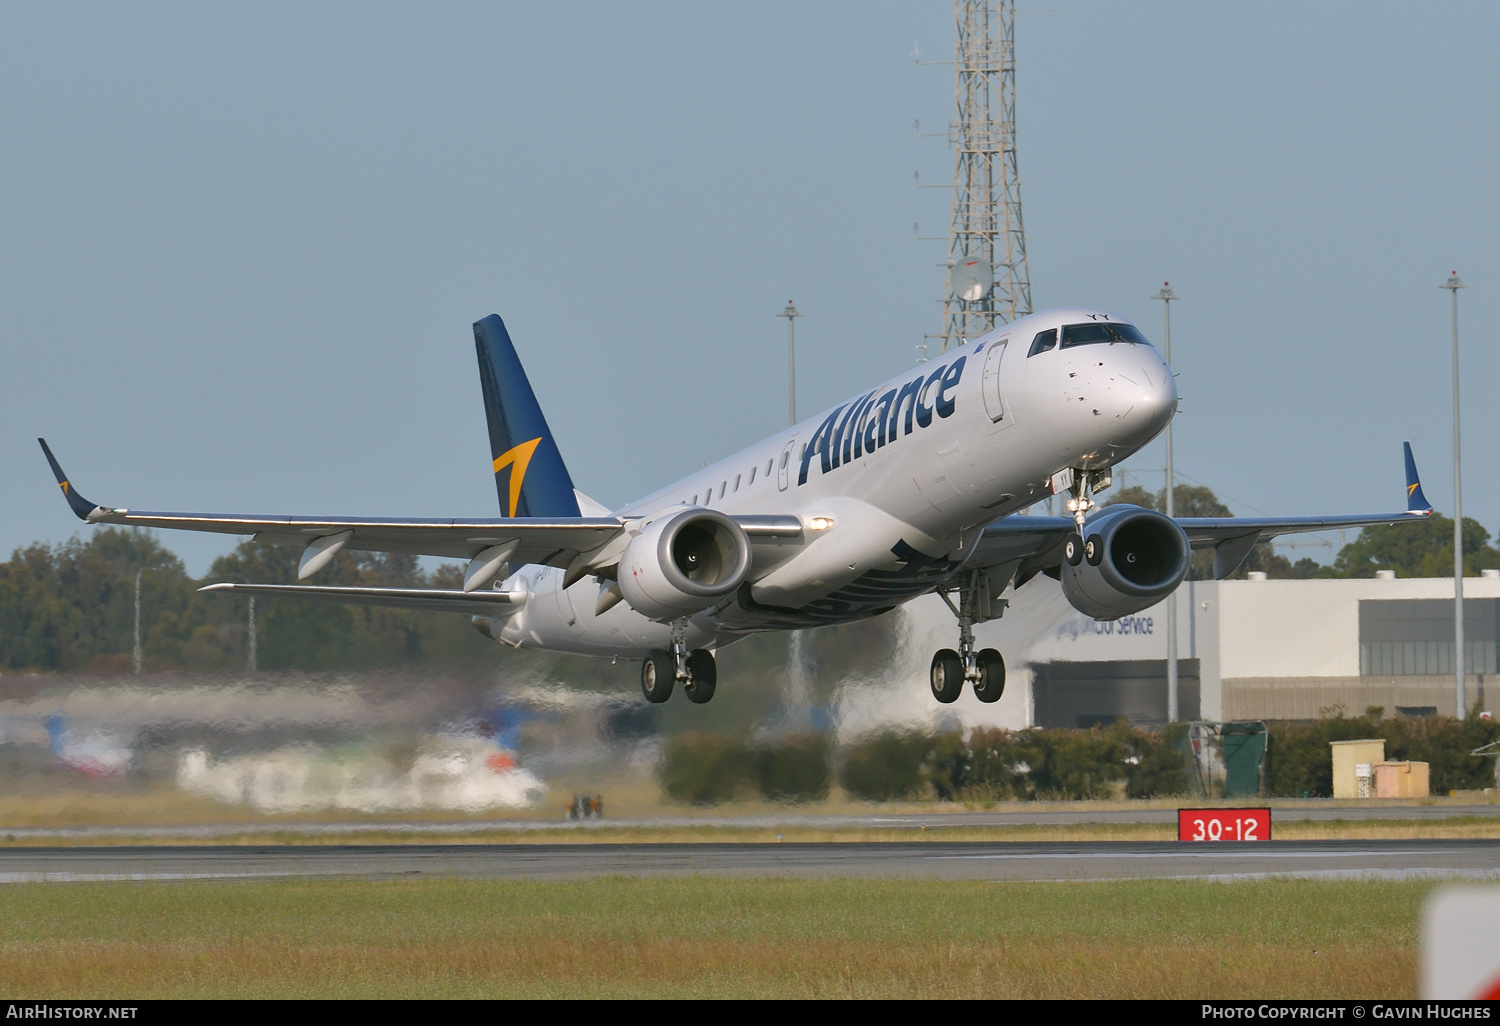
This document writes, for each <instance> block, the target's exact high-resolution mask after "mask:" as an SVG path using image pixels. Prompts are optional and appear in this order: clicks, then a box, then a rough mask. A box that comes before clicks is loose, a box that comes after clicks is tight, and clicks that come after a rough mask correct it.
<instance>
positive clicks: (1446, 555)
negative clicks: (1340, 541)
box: [1333, 514, 1500, 577]
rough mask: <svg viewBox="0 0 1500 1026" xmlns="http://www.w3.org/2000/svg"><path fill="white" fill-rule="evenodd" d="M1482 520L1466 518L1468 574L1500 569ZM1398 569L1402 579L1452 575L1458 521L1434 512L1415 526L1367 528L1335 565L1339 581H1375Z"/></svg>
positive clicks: (1499, 553)
mask: <svg viewBox="0 0 1500 1026" xmlns="http://www.w3.org/2000/svg"><path fill="white" fill-rule="evenodd" d="M1489 541H1490V533H1489V532H1488V531H1486V530H1485V529H1484V526H1483V525H1482V524H1480V523H1479V522H1478V521H1477V520H1471V519H1470V518H1468V517H1464V531H1463V543H1464V576H1465V577H1477V576H1478V575H1479V571H1480V570H1488V569H1493V568H1495V567H1500V551H1497V550H1496V549H1495V548H1494V547H1492V546H1491V545H1490V544H1489ZM1376 570H1394V571H1395V572H1396V576H1397V577H1452V576H1453V518H1452V517H1444V516H1438V515H1436V514H1434V515H1433V516H1431V517H1429V518H1428V519H1427V520H1426V521H1424V522H1422V523H1416V524H1378V525H1376V526H1374V527H1367V528H1365V529H1364V530H1363V531H1361V532H1360V533H1359V537H1357V538H1355V539H1354V541H1352V542H1350V543H1349V544H1348V545H1345V546H1344V547H1343V548H1342V549H1341V550H1340V551H1339V554H1338V557H1337V558H1336V559H1335V560H1334V561H1333V572H1334V574H1335V575H1336V576H1338V577H1374V576H1375V571H1376Z"/></svg>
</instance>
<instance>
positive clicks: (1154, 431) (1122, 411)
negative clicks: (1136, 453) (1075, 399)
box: [1087, 346, 1177, 448]
mask: <svg viewBox="0 0 1500 1026" xmlns="http://www.w3.org/2000/svg"><path fill="white" fill-rule="evenodd" d="M1101 355H1102V358H1101V359H1100V360H1099V361H1098V364H1097V370H1098V373H1099V379H1098V380H1097V381H1096V382H1095V394H1096V395H1098V396H1099V403H1098V406H1097V407H1094V405H1093V404H1092V403H1089V404H1087V405H1089V406H1090V407H1092V408H1093V409H1092V412H1093V415H1094V417H1096V418H1098V417H1103V418H1104V420H1105V422H1106V423H1107V424H1108V428H1107V430H1108V432H1109V436H1110V437H1109V443H1110V445H1111V446H1112V447H1119V448H1129V447H1132V446H1140V445H1144V444H1145V443H1146V442H1148V441H1150V440H1151V439H1153V438H1155V437H1156V436H1157V435H1158V434H1160V433H1161V431H1162V429H1163V428H1165V427H1166V426H1167V422H1168V421H1170V420H1171V419H1172V415H1173V414H1174V413H1176V412H1177V382H1176V380H1175V379H1174V378H1173V377H1172V369H1171V368H1170V367H1168V366H1167V365H1166V363H1165V362H1163V361H1162V360H1161V359H1160V357H1155V358H1153V357H1154V355H1155V354H1154V353H1141V352H1140V351H1139V350H1138V349H1137V348H1136V347H1134V346H1131V347H1128V349H1127V348H1126V347H1121V348H1120V349H1117V350H1116V351H1115V352H1114V353H1107V354H1101Z"/></svg>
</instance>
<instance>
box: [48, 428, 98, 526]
mask: <svg viewBox="0 0 1500 1026" xmlns="http://www.w3.org/2000/svg"><path fill="white" fill-rule="evenodd" d="M37 441H38V442H41V443H42V452H43V453H44V454H46V457H47V462H48V463H50V464H52V473H53V474H54V475H56V477H57V484H58V487H60V488H61V489H62V490H63V498H65V499H67V500H68V505H69V506H70V507H71V508H72V510H73V512H74V513H75V514H77V516H78V519H79V520H87V519H88V518H89V514H90V513H92V512H94V510H96V509H98V508H99V507H98V506H96V505H95V504H94V503H92V502H90V501H89V500H87V499H85V498H84V497H83V496H82V495H79V494H78V492H77V490H76V489H74V488H73V486H72V485H70V484H69V483H68V475H67V474H64V473H63V468H62V467H61V466H59V465H58V462H57V457H56V456H53V455H52V450H51V449H49V448H47V440H46V439H45V438H38V439H37Z"/></svg>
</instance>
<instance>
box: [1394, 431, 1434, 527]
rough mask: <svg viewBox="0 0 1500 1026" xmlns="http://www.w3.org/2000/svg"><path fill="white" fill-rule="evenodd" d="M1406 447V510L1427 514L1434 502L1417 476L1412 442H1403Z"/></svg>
mask: <svg viewBox="0 0 1500 1026" xmlns="http://www.w3.org/2000/svg"><path fill="white" fill-rule="evenodd" d="M1401 444H1402V445H1403V446H1405V448H1406V512H1408V513H1421V514H1422V515H1424V516H1425V515H1427V514H1428V513H1431V512H1432V503H1430V502H1428V501H1427V496H1425V495H1423V494H1422V482H1421V480H1419V479H1418V477H1417V461H1416V460H1414V459H1413V458H1412V455H1411V443H1410V442H1402V443H1401Z"/></svg>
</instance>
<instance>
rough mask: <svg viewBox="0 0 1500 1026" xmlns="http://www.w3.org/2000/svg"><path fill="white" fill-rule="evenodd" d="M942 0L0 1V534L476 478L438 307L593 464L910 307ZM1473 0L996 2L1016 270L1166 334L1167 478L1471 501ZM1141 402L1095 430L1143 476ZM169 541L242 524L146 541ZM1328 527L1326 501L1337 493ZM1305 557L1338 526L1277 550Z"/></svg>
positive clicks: (935, 262)
mask: <svg viewBox="0 0 1500 1026" xmlns="http://www.w3.org/2000/svg"><path fill="white" fill-rule="evenodd" d="M952 36H953V25H952V7H951V4H949V3H944V2H941V0H927V2H924V3H911V2H903V3H873V2H862V3H815V4H808V3H773V2H761V3H756V4H727V3H712V4H708V3H705V4H687V3H654V2H645V0H641V2H635V3H631V4H603V3H600V4H590V3H573V4H565V5H564V4H536V3H527V4H501V3H486V4H465V3H448V4H423V5H416V4H381V3H358V4H353V3H349V4H342V3H332V2H330V3H321V4H316V5H310V4H291V3H272V2H266V3H256V4H211V5H204V4H188V3H182V4H158V3H139V4H131V5H105V4H71V5H70V4H10V5H6V6H5V7H4V8H3V9H0V138H3V139H4V140H5V145H4V146H3V147H0V181H3V183H4V188H3V189H0V239H3V245H0V482H3V485H0V488H3V490H0V495H3V501H0V553H8V552H10V551H11V550H12V549H14V548H16V547H18V546H23V545H27V544H30V543H32V542H37V541H41V542H49V543H53V542H59V541H63V540H66V539H67V538H69V537H71V536H72V535H73V534H74V533H75V532H76V531H77V530H78V529H79V525H78V523H77V521H76V520H74V519H73V517H72V515H71V514H70V513H69V512H68V510H67V508H66V507H65V505H64V504H63V502H62V501H61V499H60V498H59V496H58V494H57V491H56V488H55V486H54V484H53V482H52V479H51V476H50V474H49V472H48V470H47V467H46V464H45V462H44V460H43V459H42V456H41V453H40V451H39V449H38V448H37V445H36V441H35V439H36V437H37V436H39V435H40V436H45V437H46V438H47V439H48V441H49V442H50V443H51V444H52V447H53V449H54V450H55V452H56V453H57V455H58V457H59V459H60V460H61V461H62V463H63V466H64V467H66V468H67V470H68V472H69V474H70V476H71V477H72V479H73V481H74V482H75V484H76V485H77V486H78V488H79V490H80V491H81V492H82V493H83V494H84V495H86V496H87V497H88V498H89V499H91V500H93V501H95V502H101V503H104V504H107V505H113V506H132V507H136V508H144V509H178V510H203V511H236V512H255V513H262V512H263V513H306V514H341V515H365V516H489V515H494V514H495V513H496V512H497V509H498V507H497V499H496V494H495V488H494V484H493V478H492V476H491V474H490V472H489V467H488V463H489V452H488V440H487V437H486V434H485V428H484V417H483V407H482V402H481V397H480V391H479V386H478V378H477V372H476V367H475V363H474V351H473V343H472V334H471V330H470V327H469V326H470V324H471V323H472V322H473V321H475V320H477V319H479V318H480V317H483V316H485V315H487V314H490V313H499V314H500V315H501V316H502V317H504V318H505V320H506V323H507V325H508V326H509V328H510V330H511V334H512V337H513V338H514V340H515V342H516V345H517V348H518V350H519V351H520V354H521V358H522V360H523V362H524V363H525V366H526V368H527V371H528V373H529V375H530V378H531V381H532V384H533V387H534V388H535V390H536V392H537V394H538V397H539V398H540V400H541V402H542V405H543V408H544V410H545V411H546V412H547V415H548V418H549V421H550V423H551V426H552V429H553V432H554V434H555V435H556V437H557V440H558V443H559V446H560V448H561V449H562V452H563V455H564V457H565V459H566V460H567V462H568V465H569V467H570V470H571V472H572V474H573V477H574V480H575V483H576V484H577V486H578V487H579V488H580V489H581V490H582V491H584V492H585V493H587V494H589V495H591V496H592V497H594V498H595V499H597V500H599V501H601V502H603V503H605V504H606V505H609V506H616V505H620V504H623V503H624V502H626V501H628V500H630V499H632V498H635V497H637V496H639V495H643V494H645V493H647V492H650V491H652V490H654V489H655V488H657V487H659V486H661V485H664V484H666V483H667V482H669V481H671V480H674V479H676V478H678V477H680V476H682V475H683V474H686V473H688V472H690V471H691V470H693V469H695V468H697V467H698V466H700V465H701V464H703V463H705V462H710V461H712V460H714V459H717V458H719V457H721V456H724V455H727V454H728V453H730V452H733V451H735V450H737V449H739V448H740V447H742V446H744V445H747V444H750V443H752V442H754V441H756V440H758V439H759V438H761V437H763V436H765V435H767V434H769V433H771V432H773V431H775V430H776V429H778V428H779V427H780V426H782V425H783V423H784V422H785V417H786V321H785V320H782V319H779V318H777V317H776V316H775V315H776V314H777V313H778V312H779V311H780V310H781V309H782V308H783V306H784V305H785V303H786V301H787V300H788V299H789V298H790V299H794V300H795V301H796V304H797V306H798V308H799V310H800V311H801V312H802V313H803V315H804V316H803V317H802V318H800V319H799V320H798V321H797V326H796V328H797V348H798V380H797V392H798V399H799V410H800V411H801V413H802V414H803V415H804V416H806V415H809V414H811V413H813V412H815V410H817V409H819V408H821V407H824V406H827V405H832V404H834V403H836V402H840V401H842V400H843V399H844V398H845V397H847V396H848V395H849V394H851V393H853V392H855V391H857V390H859V389H861V388H863V387H865V386H866V385H867V383H873V382H875V381H878V380H881V379H883V378H885V377H888V376H890V375H892V374H895V373H897V372H899V371H900V370H901V368H902V367H903V366H906V365H909V364H910V363H911V362H912V360H913V359H915V357H916V355H917V353H916V349H915V347H916V345H917V344H918V343H920V342H921V341H922V336H923V335H924V334H929V333H932V332H935V331H937V330H938V328H939V321H940V310H941V307H940V300H941V296H942V292H943V288H944V280H945V272H944V269H943V267H942V263H943V260H944V258H945V256H946V247H945V244H944V243H942V242H925V241H918V240H916V239H914V238H913V231H912V225H913V223H917V224H920V226H921V234H922V235H942V234H944V232H945V231H946V227H947V220H948V200H949V195H948V193H947V191H946V190H944V189H917V188H915V185H914V175H916V174H917V173H920V178H921V181H922V182H923V183H924V184H942V183H945V182H947V181H949V180H950V176H951V173H952V156H951V154H950V152H949V151H948V150H947V148H946V144H945V142H944V140H943V139H940V138H938V139H933V138H918V136H917V133H916V131H915V129H914V126H915V123H916V122H917V121H919V120H920V122H921V124H922V127H923V131H924V132H925V131H934V130H941V127H942V126H943V125H945V124H946V123H947V122H948V121H950V120H952V118H953V72H952V68H951V66H948V65H928V66H921V65H918V63H917V62H916V60H915V59H914V58H913V52H914V50H920V52H921V54H922V55H923V59H924V60H930V61H943V60H948V59H950V58H951V55H952ZM1497 39H1500V5H1494V4H1486V3H1430V4H1411V3H1382V2H1367V3H1260V4H1235V5H1230V4H1200V3H1148V2H1144V0H1143V2H1139V3H1131V4H1119V3H1088V2H1072V0H1049V6H1048V7H1047V8H1045V9H1041V8H1026V7H1023V8H1022V9H1021V10H1020V12H1019V13H1018V15H1017V18H1016V50H1017V76H1016V81H1017V94H1018V102H1017V121H1018V130H1017V135H1018V145H1019V166H1020V174H1021V181H1022V190H1021V194H1022V202H1023V210H1024V216H1025V225H1026V232H1027V247H1028V258H1029V272H1030V277H1031V283H1032V294H1033V300H1034V303H1035V306H1036V308H1037V309H1043V308H1046V307H1049V306H1063V305H1089V306H1097V307H1103V308H1105V309H1108V310H1111V311H1113V312H1115V313H1118V314H1119V315H1121V316H1124V317H1127V318H1130V319H1132V320H1134V321H1136V322H1137V323H1139V324H1140V325H1141V326H1142V327H1143V328H1144V329H1145V330H1146V332H1147V334H1148V335H1150V336H1151V337H1153V339H1157V340H1158V341H1159V338H1160V335H1161V326H1162V325H1161V321H1162V309H1161V304H1160V303H1157V302H1153V301H1152V300H1151V299H1150V297H1151V296H1153V295H1154V294H1155V293H1156V291H1157V290H1158V289H1159V288H1160V287H1161V283H1162V282H1163V281H1164V280H1168V279H1170V280H1171V282H1172V287H1173V288H1174V289H1175V290H1176V291H1177V293H1178V294H1179V295H1180V296H1181V302H1180V303H1176V304H1173V307H1174V308H1173V313H1172V336H1173V338H1172V341H1173V364H1174V368H1175V369H1176V370H1177V372H1178V374H1179V388H1180V391H1181V393H1182V396H1183V400H1182V406H1181V413H1180V414H1179V416H1178V418H1177V420H1176V422H1175V426H1174V432H1175V433H1174V444H1175V459H1176V465H1177V468H1178V471H1179V475H1180V477H1179V479H1180V480H1182V481H1183V482H1185V483H1193V484H1206V485H1208V486H1210V487H1211V488H1213V489H1214V490H1215V491H1216V492H1218V494H1219V495H1220V496H1221V498H1224V499H1225V500H1226V501H1227V502H1228V503H1229V505H1230V506H1231V507H1232V508H1233V509H1234V510H1235V511H1236V512H1237V513H1240V514H1242V515H1246V514H1257V513H1258V514H1266V515H1274V514H1284V515H1301V514H1318V513H1334V512H1360V511H1373V510H1382V509H1396V508H1402V506H1403V505H1404V502H1403V490H1402V480H1403V479H1402V467H1401V442H1402V441H1407V440H1409V441H1410V442H1411V443H1412V445H1413V448H1414V450H1415V452H1416V456H1417V460H1418V465H1419V467H1420V468H1421V470H1422V476H1423V483H1424V486H1425V491H1426V493H1427V495H1428V497H1429V498H1430V499H1431V500H1432V501H1433V502H1434V503H1435V504H1436V505H1437V507H1438V508H1439V510H1440V511H1442V512H1445V513H1448V512H1451V510H1452V506H1453V498H1452V496H1453V478H1452V444H1453V436H1452V399H1451V389H1452V373H1453V371H1452V364H1451V350H1450V345H1451V336H1450V306H1449V294H1448V293H1447V292H1444V291H1441V290H1440V289H1439V288H1438V286H1439V285H1440V284H1441V283H1442V282H1443V281H1444V280H1445V279H1446V277H1447V275H1448V273H1449V272H1450V271H1452V270H1454V269H1457V270H1458V272H1459V273H1460V275H1461V276H1462V277H1463V278H1464V280H1465V281H1466V283H1467V284H1468V286H1469V287H1468V288H1467V289H1466V290H1465V291H1464V292H1462V293H1461V294H1460V331H1461V334H1462V341H1461V345H1462V357H1461V359H1462V371H1463V375H1462V378H1463V385H1464V393H1463V407H1462V409H1463V432H1464V452H1465V460H1464V469H1465V476H1464V507H1463V508H1464V512H1465V513H1466V514H1467V515H1469V516H1471V517H1475V518H1477V519H1478V520H1480V521H1481V522H1482V523H1483V524H1484V525H1485V527H1486V528H1488V529H1489V530H1490V531H1492V532H1493V531H1496V530H1497V529H1500V475H1497V474H1493V473H1490V472H1489V470H1490V467H1489V463H1490V457H1489V451H1490V440H1491V439H1492V438H1493V437H1495V435H1496V433H1497V430H1500V407H1497V405H1496V404H1495V403H1493V402H1491V401H1490V394H1491V392H1492V390H1493V383H1494V382H1496V381H1497V380H1500V347H1496V346H1494V345H1492V344H1490V343H1489V342H1488V341H1487V339H1486V329H1485V328H1484V324H1485V322H1486V320H1487V318H1486V317H1485V316H1484V315H1483V313H1482V311H1483V310H1484V309H1485V308H1486V307H1487V305H1488V303H1489V302H1490V301H1491V300H1492V299H1493V298H1494V296H1495V292H1496V289H1495V283H1496V282H1497V279H1500V255H1497V254H1500V248H1497V246H1496V245H1495V239H1496V238H1497V236H1500V204H1497V202H1496V195H1495V181H1496V175H1495V168H1496V167H1497V166H1500V134H1497V133H1496V131H1495V125H1496V123H1497V121H1500V119H1497V109H1496V106H1497V100H1500V61H1496V60H1495V59H1494V57H1493V48H1494V44H1495V41H1496V40H1497ZM1162 466H1163V456H1162V447H1161V445H1160V444H1159V443H1158V444H1154V445H1153V446H1151V447H1149V448H1148V449H1146V450H1145V451H1143V452H1141V453H1140V454H1138V455H1136V456H1135V457H1133V458H1132V459H1131V460H1130V461H1129V462H1128V464H1127V465H1126V468H1125V470H1126V477H1127V481H1128V483H1148V484H1152V485H1156V484H1158V483H1159V482H1160V480H1161V477H1162ZM164 540H165V541H166V543H167V544H168V545H169V546H170V547H171V548H173V549H174V550H175V551H177V552H179V553H180V554H181V555H182V556H183V557H184V558H185V559H186V561H187V563H188V568H189V570H190V571H191V572H193V573H195V574H202V573H206V572H207V570H208V568H209V564H210V562H211V561H212V559H213V558H214V557H215V556H216V555H218V554H220V553H222V552H225V551H227V550H228V549H229V548H231V547H232V545H233V540H226V539H222V538H213V537H194V536H191V535H174V536H173V537H170V538H167V539H164ZM1335 540H1336V539H1335ZM1284 551H1287V552H1288V554H1291V555H1293V556H1294V558H1295V557H1297V556H1301V555H1310V556H1312V557H1313V558H1316V559H1319V560H1322V561H1327V560H1328V559H1330V558H1331V557H1332V555H1333V551H1332V549H1331V548H1316V547H1314V548H1310V549H1298V550H1295V551H1294V550H1284Z"/></svg>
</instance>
